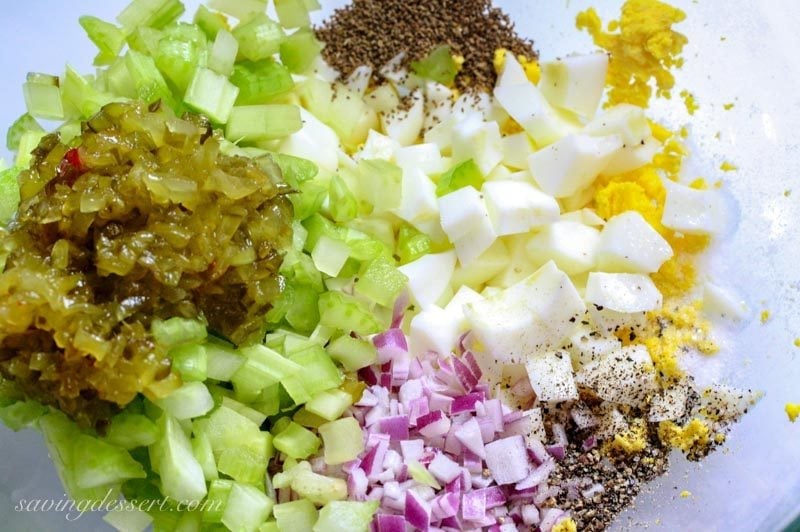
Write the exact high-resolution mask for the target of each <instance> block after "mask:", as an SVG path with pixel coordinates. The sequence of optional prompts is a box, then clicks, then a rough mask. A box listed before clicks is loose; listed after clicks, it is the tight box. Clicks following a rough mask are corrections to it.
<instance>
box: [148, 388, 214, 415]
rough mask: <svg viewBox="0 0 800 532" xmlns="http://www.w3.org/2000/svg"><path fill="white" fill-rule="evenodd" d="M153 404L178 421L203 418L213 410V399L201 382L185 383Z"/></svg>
mask: <svg viewBox="0 0 800 532" xmlns="http://www.w3.org/2000/svg"><path fill="white" fill-rule="evenodd" d="M155 403H156V404H157V405H158V406H159V407H161V408H163V409H164V410H165V411H166V412H167V413H168V414H169V415H170V416H172V417H174V418H175V419H179V420H180V419H191V418H193V417H200V416H204V415H205V414H207V413H209V412H210V411H211V409H212V408H214V399H213V398H212V397H211V394H210V393H209V392H208V388H206V385H205V384H203V383H202V382H187V383H185V384H184V385H183V386H181V387H180V388H178V389H177V390H175V391H173V392H172V393H170V394H169V395H167V396H166V397H164V398H163V399H158V400H157V401H155Z"/></svg>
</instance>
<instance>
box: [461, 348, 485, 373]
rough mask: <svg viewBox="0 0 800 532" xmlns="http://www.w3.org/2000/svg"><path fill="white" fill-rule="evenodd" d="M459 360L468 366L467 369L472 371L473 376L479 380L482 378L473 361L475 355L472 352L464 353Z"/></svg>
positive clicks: (476, 362) (479, 369)
mask: <svg viewBox="0 0 800 532" xmlns="http://www.w3.org/2000/svg"><path fill="white" fill-rule="evenodd" d="M461 360H463V361H464V363H465V364H466V365H467V366H469V369H470V370H472V374H473V375H475V376H476V377H477V378H479V379H480V378H481V377H482V376H483V372H482V371H481V367H480V365H479V364H478V361H477V360H476V359H475V355H474V354H473V353H472V351H465V352H464V355H463V356H462V357H461Z"/></svg>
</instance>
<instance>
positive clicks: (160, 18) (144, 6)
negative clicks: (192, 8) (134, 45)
mask: <svg viewBox="0 0 800 532" xmlns="http://www.w3.org/2000/svg"><path fill="white" fill-rule="evenodd" d="M184 10H185V8H184V6H183V4H182V3H181V2H180V1H179V0H133V2H131V3H130V4H128V7H126V8H125V9H124V10H123V11H122V13H120V14H119V15H117V22H119V23H120V24H122V26H123V27H124V28H125V29H126V30H128V32H130V31H131V30H133V29H135V28H137V27H139V26H150V27H153V28H163V27H164V26H166V25H167V24H169V23H170V22H174V21H175V20H177V19H178V17H180V16H181V15H182V14H183V12H184Z"/></svg>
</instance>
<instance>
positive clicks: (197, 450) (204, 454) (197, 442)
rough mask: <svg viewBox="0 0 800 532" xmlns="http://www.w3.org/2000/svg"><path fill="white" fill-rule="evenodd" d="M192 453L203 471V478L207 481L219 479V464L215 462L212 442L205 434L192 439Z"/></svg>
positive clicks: (196, 435)
mask: <svg viewBox="0 0 800 532" xmlns="http://www.w3.org/2000/svg"><path fill="white" fill-rule="evenodd" d="M192 453H193V454H194V457H195V458H196V459H197V462H198V463H199V464H200V467H201V468H202V469H203V476H204V477H205V479H206V480H214V479H217V478H219V474H218V473H217V462H216V461H215V460H214V451H213V449H211V442H210V441H209V440H208V436H207V435H206V434H205V433H203V432H201V433H199V434H195V436H194V438H192Z"/></svg>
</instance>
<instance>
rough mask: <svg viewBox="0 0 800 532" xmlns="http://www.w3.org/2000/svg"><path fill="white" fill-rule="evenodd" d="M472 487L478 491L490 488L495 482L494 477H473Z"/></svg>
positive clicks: (471, 479) (481, 475) (471, 478)
mask: <svg viewBox="0 0 800 532" xmlns="http://www.w3.org/2000/svg"><path fill="white" fill-rule="evenodd" d="M469 482H470V485H471V486H472V487H473V488H475V489H476V490H477V489H483V488H488V487H489V486H491V485H492V482H494V479H493V478H492V477H487V476H484V475H483V474H480V475H472V476H471V477H470V479H469Z"/></svg>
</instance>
